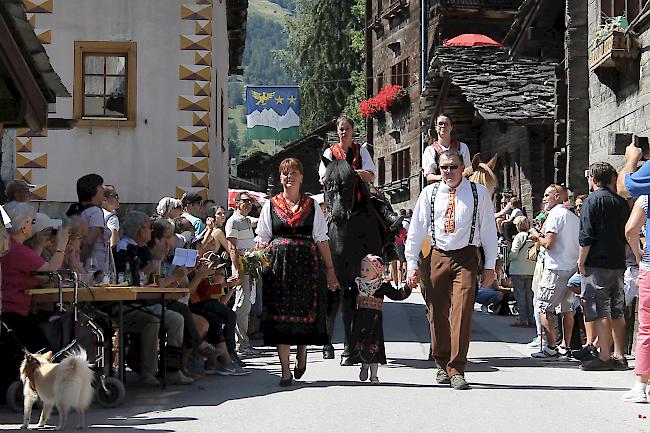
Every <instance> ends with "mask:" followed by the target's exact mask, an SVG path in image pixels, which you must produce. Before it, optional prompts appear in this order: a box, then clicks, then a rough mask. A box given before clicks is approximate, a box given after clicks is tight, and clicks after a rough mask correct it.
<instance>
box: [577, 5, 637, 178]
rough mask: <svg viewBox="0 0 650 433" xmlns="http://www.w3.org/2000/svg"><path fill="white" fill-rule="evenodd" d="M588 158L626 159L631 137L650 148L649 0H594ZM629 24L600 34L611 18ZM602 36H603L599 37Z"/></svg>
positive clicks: (615, 162)
mask: <svg viewBox="0 0 650 433" xmlns="http://www.w3.org/2000/svg"><path fill="white" fill-rule="evenodd" d="M588 3H589V8H588V9H589V53H588V54H589V97H590V103H591V106H590V109H589V162H596V161H609V162H610V163H612V164H613V165H614V166H619V165H621V164H622V162H623V158H622V155H623V153H624V150H625V146H627V145H628V144H629V143H630V142H631V140H632V136H633V135H636V136H637V137H639V142H640V145H641V146H642V147H643V148H645V149H646V152H647V148H648V137H649V136H650V90H649V88H650V69H649V68H648V66H649V64H648V60H650V52H648V50H646V49H642V47H646V46H648V44H650V31H649V25H650V20H649V19H648V18H649V17H650V2H648V1H647V0H636V1H633V0H628V1H627V2H624V1H622V2H618V1H617V2H610V1H596V0H589V2H588ZM615 16H624V17H626V18H627V21H628V23H629V24H630V26H629V28H628V29H627V31H626V30H625V29H614V30H613V31H604V32H602V34H601V35H598V34H597V31H598V28H599V26H602V25H604V24H606V21H607V18H608V17H615ZM599 36H600V37H599ZM646 156H647V153H646Z"/></svg>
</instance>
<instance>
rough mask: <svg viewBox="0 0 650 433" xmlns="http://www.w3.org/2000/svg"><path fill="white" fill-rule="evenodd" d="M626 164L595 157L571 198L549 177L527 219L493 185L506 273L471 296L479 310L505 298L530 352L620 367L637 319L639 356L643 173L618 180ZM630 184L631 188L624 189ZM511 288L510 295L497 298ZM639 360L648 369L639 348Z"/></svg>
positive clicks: (641, 382) (635, 398)
mask: <svg viewBox="0 0 650 433" xmlns="http://www.w3.org/2000/svg"><path fill="white" fill-rule="evenodd" d="M637 162H638V161H637ZM635 168H636V165H635V166H634V167H633V168H628V169H627V173H629V172H631V171H633V169H635ZM627 173H625V172H624V173H622V175H619V174H618V173H617V171H616V170H615V169H614V167H612V166H611V165H610V164H608V163H605V162H597V163H594V164H592V165H591V166H590V167H589V170H588V171H587V173H586V176H587V181H588V184H589V191H590V192H589V194H588V195H586V194H581V195H576V196H575V197H574V198H573V200H571V197H570V195H571V193H570V191H568V190H567V189H565V188H564V187H563V186H561V185H556V184H552V185H549V186H548V188H546V190H545V192H544V197H543V199H542V210H541V212H540V213H539V214H538V215H536V216H535V218H532V219H530V218H529V217H528V216H526V215H525V213H524V211H523V210H522V209H521V201H520V200H519V199H518V198H516V197H510V196H509V195H508V194H507V193H502V194H501V200H500V203H501V209H500V210H499V211H497V212H496V213H495V220H496V223H497V227H498V231H499V235H500V260H503V261H504V265H505V266H504V267H505V275H504V278H495V283H494V285H493V286H491V287H487V288H484V287H480V288H479V289H478V292H477V298H476V299H477V302H478V303H480V304H482V305H483V311H484V312H490V313H498V312H500V311H501V309H502V308H506V309H508V312H507V313H506V314H513V315H516V317H517V319H516V321H514V322H513V323H512V324H511V326H514V327H523V328H527V327H530V328H535V329H536V333H537V335H536V338H534V339H533V341H531V342H530V343H529V347H531V349H532V350H533V353H532V354H531V356H532V357H534V358H546V359H558V360H577V361H579V362H580V368H581V369H582V370H590V371H610V370H627V369H628V368H629V367H628V360H627V358H626V355H628V354H630V353H631V348H632V341H633V339H634V337H635V336H634V333H633V331H632V330H633V329H634V322H635V321H637V322H638V326H639V329H640V333H639V337H638V338H639V339H640V340H638V341H637V358H638V357H639V350H641V351H644V350H646V349H645V347H646V346H647V343H646V342H645V340H642V339H641V338H642V336H643V335H644V334H643V332H644V331H642V330H644V329H647V327H648V324H647V322H648V319H647V317H645V316H644V314H645V311H644V310H643V309H642V307H639V317H636V314H635V305H636V303H637V302H640V303H642V302H643V300H639V296H640V294H639V292H640V288H639V285H640V284H641V285H642V284H643V279H642V278H639V268H641V270H643V269H644V260H646V261H648V262H649V263H650V260H647V257H648V256H650V254H648V253H647V249H645V247H644V245H645V225H646V222H647V217H646V212H647V202H648V198H647V197H648V196H647V195H644V194H643V192H644V191H645V190H644V189H643V188H644V187H639V186H638V184H636V183H635V182H643V181H644V179H645V178H642V175H640V174H628V178H629V179H630V180H628V182H627V183H626V182H625V176H624V175H625V174H627ZM630 176H631V177H630ZM635 176H636V179H638V180H636V179H635ZM633 179H634V180H633ZM617 182H618V184H617ZM628 184H630V185H631V188H630V193H634V194H635V195H636V196H637V197H638V198H633V197H632V196H631V194H629V193H628V189H627V188H626V187H625V185H628ZM617 185H618V186H617ZM645 188H646V189H649V190H650V188H649V187H648V186H645ZM619 194H620V195H619ZM622 196H624V197H625V198H623V197H622ZM498 267H499V265H497V268H498ZM497 273H498V272H497ZM644 275H645V274H644ZM500 280H501V282H499V281H500ZM641 291H642V290H641ZM510 293H512V294H513V295H514V299H511V300H510V302H508V303H504V302H503V298H504V297H507V296H508V295H509V294H510ZM641 297H642V298H643V293H642V294H641ZM639 362H641V364H642V365H641V369H644V368H645V369H646V370H648V368H647V365H645V364H647V362H645V364H644V361H643V358H642V359H641V360H640V361H639V360H638V359H637V365H638V364H639ZM636 370H637V371H638V370H639V368H638V367H637V368H636ZM642 373H643V374H640V373H638V372H637V378H638V381H637V384H636V385H635V387H633V388H632V389H631V390H630V391H629V392H627V393H626V394H625V395H624V396H623V400H625V401H631V402H646V401H648V400H649V399H650V397H648V395H646V393H645V391H646V384H647V382H648V380H647V379H648V376H647V374H646V373H644V372H642ZM648 389H650V388H648Z"/></svg>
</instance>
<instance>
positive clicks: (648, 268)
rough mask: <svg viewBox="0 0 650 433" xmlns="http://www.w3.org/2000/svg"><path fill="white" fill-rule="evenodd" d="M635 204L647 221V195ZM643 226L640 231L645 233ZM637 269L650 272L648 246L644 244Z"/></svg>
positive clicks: (649, 251)
mask: <svg viewBox="0 0 650 433" xmlns="http://www.w3.org/2000/svg"><path fill="white" fill-rule="evenodd" d="M636 203H637V204H638V205H639V207H640V208H641V209H643V211H644V212H645V214H646V220H647V218H648V217H647V215H648V196H647V195H642V196H641V197H639V198H638V199H637V201H636ZM644 229H645V224H644V227H643V228H642V229H641V231H642V232H643V231H645V230H644ZM643 234H644V235H646V236H647V234H646V233H643ZM639 268H640V269H642V270H644V271H646V272H650V250H649V249H648V245H647V244H646V247H645V249H644V250H643V258H642V259H641V263H639Z"/></svg>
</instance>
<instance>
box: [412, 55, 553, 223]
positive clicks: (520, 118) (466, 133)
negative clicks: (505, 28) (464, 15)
mask: <svg viewBox="0 0 650 433" xmlns="http://www.w3.org/2000/svg"><path fill="white" fill-rule="evenodd" d="M554 82H555V64H553V63H548V62H540V61H538V60H532V59H512V58H511V57H510V55H509V51H508V49H506V48H499V47H491V46H488V47H437V48H436V49H435V51H434V53H433V56H432V59H431V63H430V67H429V71H428V75H427V85H426V87H425V88H424V90H423V91H422V97H421V101H420V107H421V112H420V113H421V115H422V117H423V118H430V117H432V116H434V115H435V114H436V113H440V112H442V111H444V112H445V113H446V114H448V115H449V116H450V117H451V118H452V119H453V122H454V130H453V133H452V134H453V135H454V137H456V138H457V139H459V140H461V141H463V142H465V143H467V144H468V146H469V148H470V153H472V154H475V153H477V152H480V153H481V155H482V159H483V160H484V161H486V160H488V159H490V158H491V157H492V156H493V155H495V154H497V155H498V159H497V167H496V169H495V172H496V174H497V176H498V178H499V186H500V189H509V190H511V191H512V192H513V193H514V194H515V195H517V196H519V197H521V199H522V203H523V206H524V208H525V209H526V210H527V212H528V215H531V214H532V213H533V212H534V210H536V209H538V208H539V203H540V200H541V197H542V195H543V191H544V188H545V187H546V185H547V184H548V183H551V182H552V176H553V171H552V168H553V166H552V164H544V163H543V161H545V160H552V155H553V114H554V107H555V105H554ZM443 108H444V110H443ZM540 162H541V163H540Z"/></svg>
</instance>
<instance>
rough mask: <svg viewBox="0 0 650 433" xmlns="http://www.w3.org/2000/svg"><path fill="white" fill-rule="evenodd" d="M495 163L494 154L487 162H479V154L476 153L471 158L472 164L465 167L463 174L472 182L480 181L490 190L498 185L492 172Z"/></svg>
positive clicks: (495, 157) (495, 156)
mask: <svg viewBox="0 0 650 433" xmlns="http://www.w3.org/2000/svg"><path fill="white" fill-rule="evenodd" d="M496 163H497V155H494V156H493V157H492V159H490V160H489V161H488V162H481V154H480V153H477V154H476V155H474V158H472V166H471V167H467V168H466V169H465V171H464V172H463V174H464V175H465V177H466V178H468V179H469V180H470V181H472V182H476V183H480V184H481V185H483V186H485V187H486V188H487V189H489V190H490V191H491V192H492V191H495V190H496V189H497V186H499V180H498V179H497V176H496V174H494V168H495V167H496Z"/></svg>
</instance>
